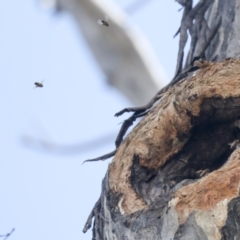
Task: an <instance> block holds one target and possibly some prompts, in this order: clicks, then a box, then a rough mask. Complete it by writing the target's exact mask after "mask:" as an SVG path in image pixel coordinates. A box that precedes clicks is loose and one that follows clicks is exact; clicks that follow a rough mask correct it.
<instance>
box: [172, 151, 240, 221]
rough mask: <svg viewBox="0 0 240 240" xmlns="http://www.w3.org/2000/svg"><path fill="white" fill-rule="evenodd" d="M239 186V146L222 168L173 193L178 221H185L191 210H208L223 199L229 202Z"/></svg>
mask: <svg viewBox="0 0 240 240" xmlns="http://www.w3.org/2000/svg"><path fill="white" fill-rule="evenodd" d="M239 186H240V148H238V149H237V150H235V151H234V152H233V154H232V155H231V156H230V158H229V160H228V162H227V163H226V164H225V165H224V166H223V167H222V168H220V169H219V170H216V171H214V172H212V173H210V174H208V175H206V176H205V177H203V178H202V179H200V180H199V181H197V182H195V183H192V184H189V185H187V186H184V187H183V188H181V189H180V190H178V191H177V192H176V193H175V197H174V199H175V201H174V202H175V204H176V210H177V211H178V213H179V214H178V215H179V217H180V222H181V223H182V222H185V220H186V219H187V217H188V216H189V214H190V213H191V212H192V211H198V210H204V211H208V210H210V209H212V208H214V207H215V206H216V205H217V203H219V202H221V201H222V200H224V199H227V201H228V202H229V201H230V200H231V199H232V198H235V197H237V196H238V193H239Z"/></svg>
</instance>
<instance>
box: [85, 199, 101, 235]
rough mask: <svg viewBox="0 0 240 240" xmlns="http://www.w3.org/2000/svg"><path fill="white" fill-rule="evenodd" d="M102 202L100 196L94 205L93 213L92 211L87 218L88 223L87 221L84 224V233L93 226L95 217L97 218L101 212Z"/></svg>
mask: <svg viewBox="0 0 240 240" xmlns="http://www.w3.org/2000/svg"><path fill="white" fill-rule="evenodd" d="M100 203H101V196H100V198H99V199H98V200H97V202H96V203H95V205H94V207H93V209H92V211H91V213H90V214H89V216H88V219H87V221H86V223H85V225H84V228H83V233H86V232H87V230H88V229H89V228H91V226H92V219H93V217H95V218H96V217H97V214H98V213H99V207H100Z"/></svg>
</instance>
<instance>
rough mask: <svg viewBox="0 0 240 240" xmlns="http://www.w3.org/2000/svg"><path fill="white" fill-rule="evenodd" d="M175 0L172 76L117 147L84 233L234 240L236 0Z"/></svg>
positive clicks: (109, 238)
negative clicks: (177, 21)
mask: <svg viewBox="0 0 240 240" xmlns="http://www.w3.org/2000/svg"><path fill="white" fill-rule="evenodd" d="M178 2H179V3H180V4H181V5H182V6H183V7H184V12H183V18H182V22H181V28H180V30H179V34H180V41H179V53H178V59H177V67H176V77H175V78H174V80H173V81H172V83H171V84H170V85H169V86H168V87H167V88H165V89H164V90H165V91H163V90H162V91H160V93H161V94H159V95H158V97H157V99H160V100H159V101H158V103H157V104H155V105H154V106H153V107H151V109H150V111H148V113H147V116H145V117H144V118H143V119H142V120H141V121H140V123H139V124H138V125H137V126H136V127H135V128H134V129H133V131H132V132H131V133H130V134H129V135H128V136H127V137H126V138H125V140H124V141H123V142H122V143H121V145H120V146H119V147H118V148H117V150H116V154H115V157H114V159H113V161H112V163H111V164H110V165H109V168H108V171H107V174H106V176H105V178H104V179H103V182H102V192H101V196H100V198H99V200H98V201H97V203H96V205H95V206H94V209H93V211H92V213H91V214H90V216H89V219H88V221H87V223H86V225H85V227H84V232H85V231H87V229H88V228H89V227H90V226H91V219H92V217H94V227H93V239H96V240H99V239H100V240H113V239H118V240H124V239H125V240H135V239H137V240H151V239H152V240H156V239H163V240H170V239H182V240H186V239H189V240H195V239H200V240H202V239H214V240H215V239H227V240H230V239H240V230H239V227H238V226H239V220H240V197H239V186H240V148H238V147H239V140H240V129H239V128H240V120H238V119H239V117H240V60H239V59H236V58H237V57H238V56H239V55H240V46H239V45H240V42H239V39H240V21H239V18H240V1H238V0H236V1H233V0H228V1H225V0H218V1H217V0H215V1H209V0H200V1H199V2H198V4H197V5H196V6H195V7H192V1H191V0H178ZM187 31H189V33H190V36H191V45H190V50H189V52H188V56H187V60H186V63H185V64H184V65H185V66H184V67H183V61H182V59H183V53H184V47H185V43H186V38H187ZM229 57H231V59H226V58H229ZM199 58H205V59H206V60H199V61H195V60H196V59H199ZM194 62H195V64H194V66H193V63H194ZM196 69H197V70H196ZM193 70H195V71H193ZM179 76H182V77H181V78H179ZM148 110H149V109H148ZM238 139H239V140H238Z"/></svg>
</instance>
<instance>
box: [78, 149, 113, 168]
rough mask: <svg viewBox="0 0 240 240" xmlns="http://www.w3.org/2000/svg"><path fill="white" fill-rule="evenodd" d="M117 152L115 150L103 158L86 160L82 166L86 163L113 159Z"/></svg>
mask: <svg viewBox="0 0 240 240" xmlns="http://www.w3.org/2000/svg"><path fill="white" fill-rule="evenodd" d="M116 152H117V149H115V150H114V151H112V152H110V153H107V154H105V155H103V156H101V157H97V158H93V159H88V160H85V161H84V162H83V163H82V165H83V164H84V163H85V162H96V161H104V160H106V159H108V158H110V157H113V156H114V155H115V154H116Z"/></svg>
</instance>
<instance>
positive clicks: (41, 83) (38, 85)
mask: <svg viewBox="0 0 240 240" xmlns="http://www.w3.org/2000/svg"><path fill="white" fill-rule="evenodd" d="M34 84H35V88H37V87H40V88H42V87H43V81H42V82H35V83H34Z"/></svg>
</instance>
